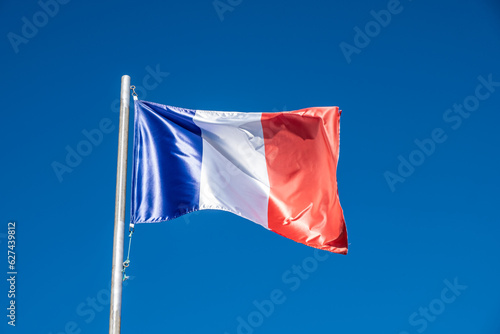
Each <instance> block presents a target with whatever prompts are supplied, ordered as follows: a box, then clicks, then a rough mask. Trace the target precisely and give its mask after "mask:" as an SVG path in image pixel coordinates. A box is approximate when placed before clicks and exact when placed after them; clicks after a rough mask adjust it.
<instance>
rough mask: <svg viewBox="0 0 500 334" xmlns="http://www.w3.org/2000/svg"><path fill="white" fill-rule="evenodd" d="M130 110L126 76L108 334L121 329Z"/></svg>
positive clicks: (121, 109)
mask: <svg viewBox="0 0 500 334" xmlns="http://www.w3.org/2000/svg"><path fill="white" fill-rule="evenodd" d="M129 107H130V77H129V76H128V75H124V76H122V87H121V93H120V128H119V133H118V167H117V171H116V199H115V231H114V239H113V240H114V241H113V266H112V269H111V271H112V273H111V306H110V313H109V334H120V325H121V311H122V283H123V273H122V270H123V239H124V234H125V194H126V191H127V146H128V145H127V144H128V120H129Z"/></svg>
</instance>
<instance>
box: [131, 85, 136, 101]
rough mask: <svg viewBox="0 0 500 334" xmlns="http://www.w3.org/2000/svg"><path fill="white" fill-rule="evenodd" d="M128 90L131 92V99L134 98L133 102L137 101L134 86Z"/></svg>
mask: <svg viewBox="0 0 500 334" xmlns="http://www.w3.org/2000/svg"><path fill="white" fill-rule="evenodd" d="M130 89H131V90H132V97H133V98H134V101H137V93H136V92H135V86H134V85H132V86H130Z"/></svg>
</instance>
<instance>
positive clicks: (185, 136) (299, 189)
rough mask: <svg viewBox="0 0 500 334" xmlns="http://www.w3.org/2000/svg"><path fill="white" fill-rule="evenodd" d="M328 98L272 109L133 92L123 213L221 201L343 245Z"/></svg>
mask: <svg viewBox="0 0 500 334" xmlns="http://www.w3.org/2000/svg"><path fill="white" fill-rule="evenodd" d="M340 114H341V111H339V108H338V107H315V108H306V109H301V110H296V111H287V112H277V113H254V112H251V113H248V112H225V111H207V110H192V109H184V108H178V107H172V106H166V105H161V104H157V103H152V102H146V101H140V100H136V101H135V119H134V148H133V150H134V152H133V172H132V196H131V200H132V203H131V222H132V223H133V224H138V223H154V222H162V221H168V220H172V219H175V218H177V217H179V216H182V215H184V214H187V213H189V212H193V211H197V210H205V209H212V210H224V211H229V212H232V213H234V214H236V215H238V216H240V217H243V218H246V219H248V220H250V221H252V222H255V223H257V224H260V225H262V226H264V227H265V228H266V229H269V230H271V231H274V232H276V233H278V234H280V235H282V236H284V237H286V238H289V239H292V240H294V241H296V242H300V243H303V244H305V245H308V246H311V247H315V248H319V249H323V250H327V251H330V252H334V253H341V254H347V230H346V226H345V221H344V215H343V212H342V208H341V206H340V202H339V197H338V191H337V161H338V156H339V122H340Z"/></svg>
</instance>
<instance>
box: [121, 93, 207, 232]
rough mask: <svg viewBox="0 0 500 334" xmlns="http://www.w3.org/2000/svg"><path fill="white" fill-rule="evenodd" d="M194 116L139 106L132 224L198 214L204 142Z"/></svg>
mask: <svg viewBox="0 0 500 334" xmlns="http://www.w3.org/2000/svg"><path fill="white" fill-rule="evenodd" d="M195 113H196V111H195V110H191V109H183V108H176V107H170V106H163V105H159V104H156V103H152V102H145V101H135V118H134V133H135V135H134V152H133V155H134V157H133V170H132V194H131V197H132V198H131V199H132V201H131V202H132V203H131V221H132V223H134V224H135V223H144V222H160V221H165V220H170V219H174V218H177V217H179V216H181V215H183V214H186V213H188V212H191V211H195V210H198V209H199V199H200V178H201V163H202V152H203V149H202V145H203V141H202V137H201V129H200V128H199V127H198V126H197V125H196V124H195V123H194V121H193V117H194V115H195ZM139 162H140V163H139ZM158 166H159V168H158ZM147 217H152V218H147Z"/></svg>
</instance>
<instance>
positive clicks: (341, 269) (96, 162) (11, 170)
mask: <svg viewBox="0 0 500 334" xmlns="http://www.w3.org/2000/svg"><path fill="white" fill-rule="evenodd" d="M44 1H46V0H42V5H40V4H39V3H37V2H36V1H22V2H18V1H2V2H1V4H0V21H1V22H2V24H1V31H0V35H1V36H3V37H2V39H1V43H0V54H1V55H2V56H1V57H2V65H1V68H2V70H1V81H0V92H1V95H2V97H3V99H4V100H3V103H2V122H0V138H1V146H2V153H3V154H2V155H3V159H2V171H3V173H1V174H0V189H1V191H0V196H1V197H0V203H1V204H0V206H1V208H2V209H1V210H0V222H1V224H0V226H2V227H1V230H0V241H1V244H0V249H1V252H0V253H1V254H4V255H2V256H1V259H0V261H1V262H2V268H3V269H2V270H3V271H4V273H3V274H2V277H3V278H2V280H1V283H0V306H1V309H2V310H3V311H0V319H2V320H1V324H0V327H1V332H2V333H43V334H49V333H52V334H60V333H68V334H69V333H106V332H107V330H108V317H109V304H108V303H109V300H108V289H109V283H110V277H111V255H112V242H113V240H112V235H113V216H114V198H115V177H116V156H117V137H118V131H117V126H118V113H116V112H115V111H114V109H115V107H114V106H113V105H114V103H113V102H114V101H115V100H116V99H117V98H118V96H119V90H120V77H121V75H123V74H128V75H130V76H131V78H132V84H135V85H136V86H138V87H142V90H139V95H140V98H141V99H144V100H149V101H154V102H158V103H163V104H169V105H174V106H181V107H186V108H193V109H196V108H198V109H212V110H240V111H259V112H267V111H279V110H295V109H300V108H305V107H310V106H329V105H337V106H339V107H340V108H341V109H342V110H343V113H342V119H341V145H340V147H341V150H340V161H339V167H338V183H339V192H340V200H341V203H342V206H343V208H344V212H345V217H346V222H347V229H348V233H349V242H350V248H349V254H348V255H347V256H342V255H337V254H331V255H329V256H327V255H328V253H324V252H320V253H316V254H315V252H314V249H312V248H308V247H306V246H304V245H301V244H297V243H295V242H293V241H290V240H287V239H285V238H282V237H281V236H279V235H276V234H274V233H272V232H268V231H266V230H264V229H263V228H262V227H260V226H258V225H256V224H253V223H251V222H248V221H246V220H244V219H242V218H239V217H237V216H234V215H231V214H228V213H221V212H202V213H198V214H191V215H189V216H186V217H185V218H181V219H178V220H176V221H172V222H170V223H163V224H151V225H140V226H137V228H136V234H135V235H134V242H133V245H132V259H131V260H132V264H131V266H130V268H129V271H128V274H129V275H131V276H133V279H132V280H130V281H128V284H127V286H126V287H125V288H124V291H123V314H122V316H123V318H122V333H124V334H126V333H218V334H224V333H226V332H227V333H228V334H234V333H255V334H264V333H273V334H276V333H330V334H335V333H395V334H403V333H410V334H414V333H429V334H430V333H498V332H499V331H500V318H499V315H500V284H499V282H500V269H499V260H498V258H499V255H500V243H499V242H498V237H499V234H500V226H499V222H500V214H499V203H500V202H499V201H500V196H499V192H498V191H499V185H500V184H499V181H500V177H499V172H498V171H499V162H500V160H499V157H498V153H499V149H498V148H499V144H500V142H499V141H500V140H499V137H498V126H499V124H500V116H499V114H500V113H499V111H500V62H499V59H500V5H498V3H497V2H495V1H494V0H478V1H472V0H469V1H448V0H446V1H439V2H435V1H430V0H413V1H410V0H401V2H400V3H399V4H398V3H397V2H395V1H394V0H391V1H387V0H377V1H356V2H334V1H327V0H323V1H321V0H312V1H263V0H252V1H250V0H243V1H240V0H221V1H219V2H218V3H217V6H218V9H216V8H215V7H214V4H213V2H212V0H206V1H168V2H162V1H140V2H138V1H105V2H102V1H68V0H64V1H63V0H60V1H61V2H59V5H58V6H57V7H56V6H55V5H54V2H53V1H52V2H51V1H50V0H47V3H48V4H50V5H43V4H45V2H44ZM224 6H225V7H224ZM44 8H45V9H44ZM218 11H219V12H218ZM372 11H373V12H372ZM381 11H382V12H381ZM47 12H48V13H49V14H50V15H49V14H44V13H47ZM387 13H389V14H390V18H389V16H388V15H387ZM23 18H25V19H23ZM376 18H378V21H376ZM35 24H36V25H38V26H36V25H35ZM16 51H17V52H16ZM150 72H153V73H155V72H156V74H155V75H151V74H150ZM158 72H159V73H158ZM167 72H168V73H169V74H168V75H167V74H166V73H167ZM155 78H156V79H155ZM454 104H455V107H454ZM464 104H465V106H463V105H464ZM95 129H99V131H100V133H102V137H101V136H99V135H96V132H95V131H94V132H93V130H95ZM85 133H87V134H88V133H93V134H94V143H91V144H86V143H85V141H86V140H87V137H86V135H85ZM87 143H88V141H87ZM89 145H90V146H89ZM68 150H79V151H80V152H83V153H84V154H86V155H85V156H82V157H81V159H77V158H75V157H73V158H72V159H73V160H71V159H70V160H69V162H68V161H66V159H67V155H68ZM130 153H131V151H130ZM129 157H131V154H129ZM56 165H57V166H59V168H62V167H61V166H63V165H64V166H66V167H65V168H64V169H63V172H62V171H61V170H60V169H59V173H57V172H56V171H55V170H54V166H56ZM129 167H130V166H129ZM398 169H399V171H398ZM129 170H130V168H129ZM70 171H71V172H70ZM129 175H130V174H129ZM127 205H128V204H127ZM128 212H129V210H128V208H127V217H128ZM10 220H15V221H17V234H16V235H17V248H16V252H17V270H18V273H19V274H18V277H17V285H16V289H17V290H16V297H17V298H16V300H17V309H16V311H17V313H16V315H17V318H16V328H12V327H11V326H8V325H7V317H6V313H7V311H6V310H5V309H6V308H7V305H8V304H7V303H8V298H7V292H8V286H7V282H6V280H5V277H6V272H7V266H6V263H7V258H6V257H7V256H6V253H7V251H6V249H7V247H6V246H7V243H6V239H5V234H6V233H7V222H8V221H10ZM315 255H316V257H317V258H315V257H314V256H315ZM298 266H300V268H301V269H298ZM449 286H452V288H450V287H449ZM270 299H273V300H274V301H271V302H265V301H264V300H270ZM263 301H264V302H263ZM257 305H258V306H257ZM271 305H272V306H271ZM262 307H264V308H265V309H264V310H260V311H259V308H262ZM271 311H272V312H271Z"/></svg>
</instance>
